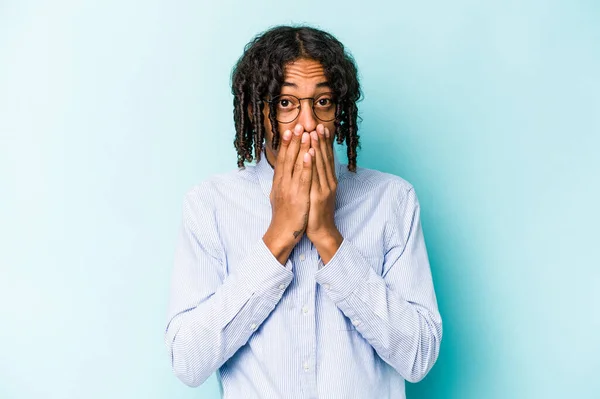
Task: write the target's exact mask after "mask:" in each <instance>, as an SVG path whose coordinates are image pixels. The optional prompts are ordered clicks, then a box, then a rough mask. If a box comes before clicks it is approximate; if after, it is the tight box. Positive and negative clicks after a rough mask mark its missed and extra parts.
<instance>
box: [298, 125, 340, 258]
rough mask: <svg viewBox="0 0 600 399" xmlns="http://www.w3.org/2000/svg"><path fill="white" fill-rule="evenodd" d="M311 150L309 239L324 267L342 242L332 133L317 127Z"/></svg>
mask: <svg viewBox="0 0 600 399" xmlns="http://www.w3.org/2000/svg"><path fill="white" fill-rule="evenodd" d="M310 147H311V148H312V149H313V150H314V153H315V156H314V158H313V176H312V185H311V188H310V209H309V213H308V225H307V227H306V235H307V236H308V239H309V240H310V241H312V243H313V244H314V245H315V247H316V248H317V251H318V252H319V255H320V256H321V260H322V261H323V264H326V263H328V262H329V260H330V259H331V258H332V257H333V255H334V254H335V253H336V252H337V249H338V248H339V247H340V245H341V243H342V240H343V237H342V235H341V233H340V232H339V230H338V229H337V227H336V225H335V220H334V215H335V198H336V192H337V184H338V182H337V177H336V174H335V162H334V158H333V135H332V134H331V133H330V132H329V129H327V128H325V127H324V126H323V125H321V124H319V125H317V129H316V130H315V131H313V132H311V142H310Z"/></svg>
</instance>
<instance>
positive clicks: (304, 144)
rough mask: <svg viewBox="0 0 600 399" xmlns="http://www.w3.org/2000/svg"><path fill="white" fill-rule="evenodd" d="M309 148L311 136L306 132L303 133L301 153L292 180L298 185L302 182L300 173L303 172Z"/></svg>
mask: <svg viewBox="0 0 600 399" xmlns="http://www.w3.org/2000/svg"><path fill="white" fill-rule="evenodd" d="M309 148H310V135H309V134H308V133H306V132H304V133H302V139H301V142H300V152H299V153H298V157H297V159H296V165H295V168H294V172H293V173H292V180H293V181H295V182H296V183H298V181H299V180H300V173H301V172H302V168H303V167H304V154H305V153H307V152H308V149H309Z"/></svg>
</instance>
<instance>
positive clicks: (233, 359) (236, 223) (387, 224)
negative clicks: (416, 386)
mask: <svg viewBox="0 0 600 399" xmlns="http://www.w3.org/2000/svg"><path fill="white" fill-rule="evenodd" d="M232 86H233V94H234V119H235V127H236V138H235V142H234V143H235V147H236V149H237V152H238V166H239V167H240V169H239V170H235V171H232V172H230V173H224V174H220V175H217V176H214V177H212V178H210V179H208V180H206V181H204V182H202V183H200V184H198V185H197V186H195V187H194V188H192V189H191V190H190V191H189V192H188V193H187V195H186V196H185V201H184V206H183V223H182V229H181V235H180V237H179V241H178V247H177V251H176V258H175V267H174V271H173V281H172V287H171V303H170V309H169V314H168V324H167V328H166V332H165V342H166V344H167V347H168V348H169V352H170V356H171V362H172V367H173V371H174V372H175V374H176V375H177V376H178V377H179V378H180V379H181V380H182V381H183V382H184V383H186V384H188V385H190V386H198V385H200V384H202V383H203V382H204V381H205V380H206V379H207V378H208V377H209V376H210V375H211V374H212V373H213V372H215V371H218V377H219V381H220V383H221V388H222V394H223V396H224V397H225V398H235V399H238V398H404V397H405V394H404V383H405V380H408V381H411V382H416V381H419V380H421V379H422V378H423V377H424V376H425V375H426V374H427V373H428V372H429V370H430V369H431V367H432V366H433V364H434V363H435V361H436V359H437V357H438V353H439V348H440V342H441V339H442V321H441V318H440V314H439V312H438V308H437V303H436V296H435V292H434V288H433V282H432V277H431V271H430V267H429V261H428V257H427V252H426V248H425V242H424V238H423V233H422V230H421V221H420V211H419V202H418V200H417V196H416V194H415V191H414V189H413V187H412V186H411V185H410V184H409V183H408V182H407V181H405V180H403V179H402V178H400V177H397V176H394V175H391V174H387V173H382V172H378V171H375V170H371V169H365V168H360V167H357V166H356V148H357V146H358V138H359V136H358V134H357V124H356V120H357V107H356V101H357V100H358V99H359V97H360V88H359V83H358V79H357V70H356V67H355V65H354V62H353V60H352V58H351V57H350V56H349V55H348V54H347V53H346V52H345V51H344V47H343V46H342V44H341V43H340V42H339V41H337V40H336V39H335V38H334V37H333V36H331V35H330V34H328V33H325V32H323V31H320V30H317V29H313V28H309V27H286V26H282V27H276V28H273V29H271V30H269V31H267V32H265V33H263V34H261V35H259V36H258V37H257V38H256V39H254V40H253V41H252V42H251V43H250V44H249V45H248V46H247V47H246V50H245V52H244V54H243V55H242V57H241V58H240V60H239V61H238V63H237V65H236V67H235V69H234V72H233V79H232ZM334 141H337V143H338V144H342V143H344V142H345V144H346V147H347V155H348V164H347V165H346V164H341V163H340V162H339V161H338V159H337V156H336V154H335V152H334V151H333V142H334ZM253 149H254V151H253ZM254 157H256V159H257V161H258V162H257V164H256V166H252V165H249V166H245V162H246V161H252V160H253V159H254Z"/></svg>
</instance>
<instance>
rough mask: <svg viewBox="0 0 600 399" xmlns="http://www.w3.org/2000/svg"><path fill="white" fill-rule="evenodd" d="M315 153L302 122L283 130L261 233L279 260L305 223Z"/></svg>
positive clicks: (304, 228) (298, 238)
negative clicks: (268, 209) (268, 216)
mask: <svg viewBox="0 0 600 399" xmlns="http://www.w3.org/2000/svg"><path fill="white" fill-rule="evenodd" d="M309 150H310V151H309ZM314 153H315V150H311V149H310V135H309V134H308V133H305V132H304V128H303V127H302V126H301V125H296V127H295V128H294V131H293V132H291V131H289V130H286V131H285V132H284V134H283V136H282V140H281V145H280V148H279V153H278V154H277V162H276V165H275V168H274V169H275V171H274V176H273V187H272V189H271V194H270V200H271V207H272V210H273V215H272V218H271V224H270V225H269V228H268V229H267V232H266V233H265V235H264V236H263V241H264V242H265V244H266V245H267V247H269V249H270V250H271V252H272V253H273V255H274V256H275V257H276V258H277V260H278V261H279V263H281V264H285V262H286V261H287V259H288V257H289V255H290V253H291V252H292V250H293V249H294V247H295V246H296V244H297V243H298V241H300V239H301V238H302V235H303V234H304V232H305V230H306V227H307V224H308V220H309V207H310V189H311V182H312V176H313V155H314Z"/></svg>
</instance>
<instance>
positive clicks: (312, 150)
mask: <svg viewBox="0 0 600 399" xmlns="http://www.w3.org/2000/svg"><path fill="white" fill-rule="evenodd" d="M308 152H310V155H312V156H313V157H314V156H315V149H314V148H311V149H309V150H308Z"/></svg>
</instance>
